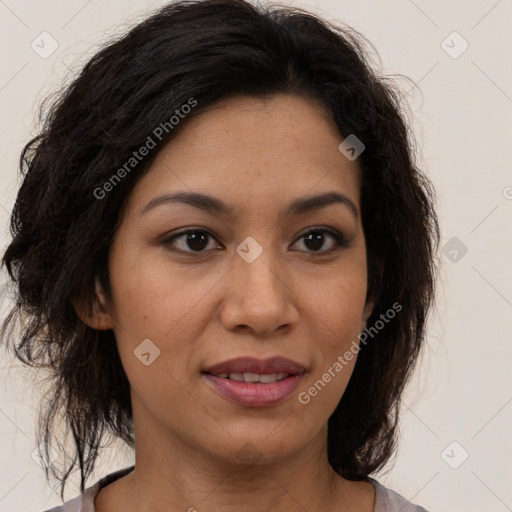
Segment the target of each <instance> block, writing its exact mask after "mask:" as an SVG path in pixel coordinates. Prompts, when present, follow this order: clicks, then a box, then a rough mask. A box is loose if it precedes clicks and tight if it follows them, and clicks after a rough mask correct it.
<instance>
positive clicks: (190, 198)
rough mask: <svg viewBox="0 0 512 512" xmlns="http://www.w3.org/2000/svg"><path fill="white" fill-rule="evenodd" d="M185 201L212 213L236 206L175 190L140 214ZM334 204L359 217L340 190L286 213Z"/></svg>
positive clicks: (304, 200)
mask: <svg viewBox="0 0 512 512" xmlns="http://www.w3.org/2000/svg"><path fill="white" fill-rule="evenodd" d="M173 203H183V204H188V205H191V206H194V207H195V208H199V209H200V210H203V211H205V212H208V213H212V214H217V215H218V214H224V215H232V214H233V211H234V208H233V207H232V206H229V205H227V204H226V203H224V202H223V201H222V200H220V199H219V198H217V197H214V196H209V195H207V194H203V193H200V192H188V191H181V192H174V193H169V194H161V195H159V196H157V197H155V198H153V199H151V201H149V202H148V203H147V204H146V205H145V206H144V207H142V208H141V210H140V212H139V213H140V215H144V214H145V213H147V212H148V211H150V210H152V209H153V208H156V207H157V206H161V205H164V204H173ZM333 204H341V205H344V206H346V207H347V208H348V210H349V211H350V212H351V213H352V214H353V216H354V217H355V218H356V219H357V218H358V217H359V212H358V209H357V206H356V205H355V204H354V202H353V201H352V200H351V199H349V198H348V197H347V196H346V195H344V194H341V193H339V192H324V193H322V194H318V195H315V196H308V197H301V198H298V199H295V200H294V201H292V203H291V204H290V205H289V206H288V208H287V210H286V211H285V214H287V215H302V214H304V213H309V212H312V211H316V210H320V209H322V208H326V207H327V206H330V205H333Z"/></svg>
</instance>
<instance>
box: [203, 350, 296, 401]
mask: <svg viewBox="0 0 512 512" xmlns="http://www.w3.org/2000/svg"><path fill="white" fill-rule="evenodd" d="M305 372H306V369H305V368H304V366H303V365H301V364H300V363H297V362H295V361H292V360H290V359H287V358H284V357H273V358H269V359H264V360H260V359H255V358H251V357H242V358H237V359H231V360H229V361H224V362H222V363H218V364H216V365H214V366H211V367H209V368H207V369H206V370H204V371H203V372H202V373H203V376H204V378H205V379H206V381H207V383H208V384H209V385H210V387H211V389H213V390H214V391H215V392H217V394H219V395H220V396H221V397H223V398H225V399H227V400H228V401H230V402H232V403H235V404H237V405H241V406H245V407H269V406H272V405H277V404H279V403H281V402H283V401H284V400H286V398H288V397H289V396H290V395H291V393H292V392H293V391H294V390H295V389H296V388H297V386H298V385H299V383H300V381H301V380H302V377H303V376H304V374H305Z"/></svg>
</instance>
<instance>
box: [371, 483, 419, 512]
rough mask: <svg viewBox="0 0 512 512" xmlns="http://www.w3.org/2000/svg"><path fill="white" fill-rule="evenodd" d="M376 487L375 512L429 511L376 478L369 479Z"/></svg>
mask: <svg viewBox="0 0 512 512" xmlns="http://www.w3.org/2000/svg"><path fill="white" fill-rule="evenodd" d="M368 480H369V481H370V482H371V483H372V484H373V485H374V487H375V511H374V512H428V511H427V510H426V509H424V508H423V507H420V506H419V505H415V504H414V503H411V502H410V501H409V500H406V499H405V498H404V497H403V496H401V495H400V494H398V493H397V492H395V491H393V490H391V489H388V488H387V487H384V486H383V485H382V484H380V483H379V482H377V480H374V479H373V478H369V479H368Z"/></svg>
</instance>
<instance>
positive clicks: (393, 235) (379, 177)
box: [2, 0, 439, 496]
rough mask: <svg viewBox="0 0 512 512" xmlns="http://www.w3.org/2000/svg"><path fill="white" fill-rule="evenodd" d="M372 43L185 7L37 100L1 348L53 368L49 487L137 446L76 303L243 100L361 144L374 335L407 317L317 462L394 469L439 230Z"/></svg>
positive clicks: (95, 336)
mask: <svg viewBox="0 0 512 512" xmlns="http://www.w3.org/2000/svg"><path fill="white" fill-rule="evenodd" d="M368 44H370V45H371V43H369V42H368V41H367V39H366V38H365V37H364V36H363V35H361V34H360V33H359V32H357V31H356V30H354V29H352V28H350V27H348V26H345V25H343V24H341V23H338V24H335V23H330V22H327V21H325V20H321V19H319V18H318V17H317V16H315V15H313V14H311V13H308V12H306V11H304V10H302V9H298V8H291V7H283V6H279V5H272V4H269V5H266V6H262V5H253V4H251V3H249V2H247V1H245V0H204V1H201V0H198V1H192V0H186V1H179V2H175V3H171V4H169V5H167V6H165V7H163V8H161V9H160V10H158V11H156V12H155V13H152V14H151V15H150V16H148V17H147V18H146V19H145V20H143V21H142V22H140V23H139V24H137V25H136V26H134V27H133V28H131V29H130V30H128V31H127V32H126V33H124V34H122V35H121V36H119V37H118V38H117V39H116V40H114V41H111V42H109V43H108V44H107V45H105V46H104V47H103V48H102V49H101V50H100V51H98V52H97V53H96V54H95V55H94V56H93V57H92V58H91V59H90V60H89V62H88V63H87V64H86V65H85V66H84V67H83V69H82V70H81V72H80V74H79V75H78V76H77V77H76V78H75V79H74V80H73V81H72V82H71V83H70V84H69V85H68V86H66V87H65V88H63V90H61V91H59V93H58V94H57V97H56V99H53V100H52V102H51V104H49V105H48V104H43V106H42V107H41V114H40V115H41V119H42V121H43V122H42V124H41V128H40V130H39V131H38V135H37V136H36V137H35V138H33V139H32V140H30V141H29V142H28V143H27V144H26V146H25V147H24V149H23V151H22V154H21V158H20V172H21V175H22V178H23V181H22V184H21V186H20V188H19V191H18V195H17V199H16V203H15V206H14V209H13V212H12V216H11V223H10V227H11V234H12V241H10V244H9V245H8V247H7V249H6V251H5V253H4V255H3V258H2V265H5V267H6V268H7V271H8V273H9V276H10V278H11V280H12V282H13V283H14V286H15V290H16V297H15V300H14V304H13V307H12V309H11V310H10V312H9V315H8V316H7V318H6V320H5V321H4V324H3V326H2V339H3V340H6V344H7V345H9V340H11V341H12V343H13V349H14V353H15V355H16V357H17V358H18V359H19V360H21V361H22V362H24V363H25V364H28V365H31V366H34V367H38V368H44V369H46V370H47V371H48V372H49V375H50V377H49V379H50V383H51V387H50V392H49V393H48V395H47V397H46V399H45V400H44V402H43V405H42V406H41V407H40V411H39V424H38V432H37V436H38V441H39V442H40V443H41V446H44V450H43V453H41V457H42V458H43V461H44V463H45V465H46V466H47V469H46V476H47V478H48V470H51V471H52V473H53V475H54V476H55V477H57V478H58V479H59V480H60V481H61V495H62V496H63V495H64V486H65V484H66V480H67V478H68V477H69V475H70V473H71V472H72V471H73V470H78V469H79V470H80V476H81V489H82V490H83V489H84V487H85V482H86V480H87V478H88V477H89V476H90V474H91V473H92V471H93V469H94V464H95V462H96V460H97V457H98V455H99V453H100V450H101V448H102V445H101V442H102V440H103V439H104V436H106V435H109V436H113V438H120V439H121V440H123V441H124V442H125V443H127V444H128V445H129V446H130V447H134V433H133V421H132V409H131V403H130V387H129V382H128V379H127V377H126V374H125V372H124V370H123V367H122V364H121V360H120V358H119V355H118V351H117V347H116V342H115V337H114V333H113V332H112V331H111V330H108V331H98V330H94V329H92V328H90V327H88V326H87V325H85V324H84V323H83V322H82V321H81V320H80V319H79V318H78V316H77V314H76V313H75V310H74V308H73V305H72V299H79V300H80V301H81V302H82V303H83V304H85V305H86V307H88V308H90V310H91V311H92V308H93V307H94V304H95V303H96V299H97V295H96V286H97V283H100V284H101V286H102V288H103V290H104V291H105V294H106V296H107V298H110V297H111V290H110V287H109V272H108V253H109V248H110V246H111V243H112V240H113V236H114V233H115V232H116V229H117V227H118V225H119V223H120V221H121V218H122V210H123V206H124V205H125V204H126V200H127V198H128V196H129V195H130V193H131V191H132V189H133V187H134V185H135V184H136V183H137V181H138V180H139V179H140V178H141V177H142V176H143V175H144V173H145V172H146V171H147V169H148V168H149V167H150V165H151V163H152V161H153V159H154V157H155V156H156V154H157V153H158V149H159V148H161V147H162V146H163V145H164V144H165V143H166V142H167V141H168V140H170V138H171V137H173V136H174V134H175V133H177V131H179V130H180V129H181V128H182V126H184V125H185V124H186V122H187V121H188V119H190V118H192V117H193V116H196V115H198V114H199V113H201V112H202V111H203V110H204V109H206V108H208V107H209V106H211V105H213V104H215V103H216V102H218V101H219V100H221V99H224V98H227V97H230V96H234V95H240V94H242V95H249V96H254V97H263V96H268V95H271V94H274V93H295V94H301V95H303V96H304V97H306V98H311V99H314V100H316V101H318V102H319V104H320V105H322V106H323V107H324V108H325V110H326V112H327V113H329V115H331V116H332V118H333V119H334V121H335V122H336V125H337V127H338V128H339V131H340V133H341V135H342V136H343V137H347V136H348V135H350V134H355V135H356V136H357V137H358V138H359V139H360V140H361V141H362V142H363V143H364V145H365V150H364V152H363V153H362V154H361V155H360V156H359V157H358V160H357V161H358V163H359V166H360V169H361V177H362V188H361V213H362V222H363V229H364V234H365V239H366V245H367V259H368V298H371V299H372V300H373V302H374V304H375V306H374V309H373V312H372V315H371V316H370V318H369V319H368V324H370V325H371V324H372V323H375V322H376V321H378V319H379V318H380V317H381V315H382V314H384V313H385V312H386V311H387V310H388V309H389V308H390V306H391V304H393V303H395V302H398V303H399V304H400V305H401V307H402V309H401V311H400V313H399V314H397V315H396V318H394V319H393V321H391V322H389V323H388V324H387V325H386V327H385V329H382V330H380V331H379V332H378V334H376V335H375V339H373V340H372V341H371V343H368V345H367V346H365V347H364V348H363V349H362V350H361V352H360V354H359V356H358V358H357V362H356V365H355V368H354V371H353V374H352V377H351V379H350V381H349V384H348V387H347V389H346V391H345V393H344V395H343V397H342V398H341V400H340V402H339V404H338V406H337V408H336V409H335V411H334V412H333V414H332V415H331V417H330V418H329V420H328V460H329V463H330V464H331V466H332V467H333V469H334V470H335V471H336V472H337V473H338V474H339V475H341V476H343V477H345V478H348V479H351V480H360V479H364V478H366V477H367V476H368V475H369V474H371V473H373V472H376V471H377V470H379V469H381V468H382V467H383V466H384V465H385V463H386V462H387V461H388V460H389V459H390V457H391V456H392V454H393V452H394V450H395V447H396V446H395V445H396V436H397V421H398V412H399V406H400V400H401V395H402V392H403V390H404V386H405V384H406V382H407V381H408V379H409V377H410V375H411V371H412V369H413V367H414V365H415V362H416V360H417V358H418V356H419V354H420V352H421V350H420V349H421V347H422V345H423V342H424V339H425V336H426V334H425V327H426V320H427V317H428V313H429V310H430V308H431V306H432V305H433V301H434V295H435V294H434V292H435V286H434V285H435V279H436V274H437V255H436V251H437V247H438V244H439V227H438V221H437V216H436V213H435V208H434V206H435V195H434V191H433V188H432V185H431V183H430V181H429V179H428V178H427V177H426V176H425V174H424V173H423V172H422V171H421V170H420V169H418V166H417V164H416V162H415V159H416V158H415V157H416V152H417V151H416V143H415V140H414V136H413V134H412V130H411V128H410V125H409V124H408V121H407V119H406V116H405V114H404V107H405V102H404V97H403V94H402V93H401V91H400V89H399V87H397V86H396V83H395V81H394V80H393V78H392V77H391V76H386V75H384V74H380V73H378V72H377V71H374V70H373V68H372V65H371V57H370V54H369V52H368V49H367V45H368ZM372 48H373V46H372ZM192 97H193V98H195V99H196V100H197V106H196V107H195V108H194V109H192V111H191V112H190V114H188V116H187V118H186V119H185V120H183V121H182V122H181V123H180V124H179V126H177V127H176V128H175V129H174V130H172V131H169V134H168V135H167V134H166V136H165V137H162V139H161V140H160V141H158V144H157V146H158V147H157V148H156V150H155V151H153V152H152V155H153V156H149V157H148V158H146V159H145V160H144V161H142V162H140V163H139V164H138V165H137V166H136V167H135V168H134V169H133V170H132V171H131V172H130V173H128V174H127V175H126V177H124V178H123V180H121V181H120V182H119V183H118V184H117V185H116V186H115V187H114V188H113V190H111V191H110V192H109V193H108V194H106V196H105V197H104V198H101V199H97V198H96V196H95V194H94V193H93V191H94V190H95V188H97V187H98V186H99V185H101V184H104V183H105V182H107V181H108V180H109V179H110V178H111V177H112V175H113V174H114V173H115V172H116V170H118V169H119V166H120V165H122V163H123V162H126V161H127V160H128V159H129V158H130V156H131V155H132V154H133V151H136V150H137V149H138V148H140V147H141V145H143V143H144V142H145V141H146V140H147V137H148V136H149V135H150V134H151V133H152V132H153V130H154V129H155V127H156V126H159V125H160V124H161V123H164V122H166V121H167V120H168V119H169V118H170V116H171V115H172V114H173V113H174V112H175V111H176V109H179V108H180V107H181V106H182V105H184V104H186V103H187V101H188V100H189V99H190V98H192ZM17 320H23V321H22V327H21V330H20V331H19V332H18V331H16V330H15V328H14V327H15V323H16V321H17ZM61 421H62V422H63V424H64V425H65V429H66V431H67V432H68V433H70V434H71V436H72V440H73V444H72V446H73V448H72V453H69V452H67V451H65V453H64V455H65V461H66V462H65V465H64V467H63V468H62V469H58V468H57V465H56V464H55V463H52V460H51V455H50V451H49V447H50V446H53V445H55V444H58V443H59V441H58V439H57V437H58V436H57V435H56V427H57V426H58V425H61V423H60V422H61ZM59 449H60V450H62V449H63V447H62V446H60V448H59Z"/></svg>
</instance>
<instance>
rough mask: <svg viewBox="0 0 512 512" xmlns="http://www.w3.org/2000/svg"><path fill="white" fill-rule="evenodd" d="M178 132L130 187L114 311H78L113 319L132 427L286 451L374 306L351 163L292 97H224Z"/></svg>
mask: <svg viewBox="0 0 512 512" xmlns="http://www.w3.org/2000/svg"><path fill="white" fill-rule="evenodd" d="M181 128H182V130H181V131H180V132H179V133H178V134H177V136H176V137H175V138H174V139H173V140H172V141H170V142H169V143H168V144H167V146H166V147H165V148H163V149H162V150H161V151H160V153H159V155H158V156H157V158H156V160H155V161H154V163H153V164H152V166H151V168H150V169H149V171H148V172H147V174H145V175H144V177H143V178H142V179H140V181H139V182H138V183H137V185H136V187H135V188H134V190H133V192H132V194H131V195H130V197H129V198H128V201H127V204H126V209H125V212H124V216H123V219H122V222H121V224H120V227H119V229H118V231H117V233H116V236H115V239H114V241H113V245H112V247H111V252H110V260H109V270H110V278H111V288H112V301H111V303H109V304H108V309H109V313H108V314H106V315H104V316H103V317H101V318H99V317H98V318H96V320H90V322H89V323H94V322H96V327H97V328H107V327H111V328H113V330H114V333H115V336H116V340H117V343H118V348H119V352H120V356H121V360H122V363H123V366H124V369H125V371H126V374H127V376H128V379H129V381H130V385H131V391H132V403H133V413H134V422H135V427H136V435H138V436H143V435H145V434H143V432H146V433H148V435H152V436H156V437H157V438H158V439H163V438H167V439H169V440H172V442H174V443H176V444H177V443H181V444H182V445H186V446H189V447H194V449H197V450H200V451H201V452H202V453H205V454H209V455H211V456H212V457H215V458H217V459H218V460H222V461H225V462H233V461H234V460H236V459H240V457H241V454H244V453H245V452H244V450H245V451H247V450H248V451H249V452H251V450H252V451H253V452H254V453H256V454H257V458H259V459H261V460H262V461H270V460H276V459H279V458H284V457H288V456H290V455H292V454H293V453H297V452H299V451H300V450H301V448H303V447H304V446H306V445H308V443H311V441H312V440H314V439H316V438H318V437H319V436H320V434H321V433H322V432H324V433H325V430H324V429H325V427H326V423H327V420H328V418H329V416H330V415H331V413H332V412H333V410H334V409H335V407H336V405H337V404H338V402H339V400H340V398H341V396H342V395H343V392H344V390H345V388H346V386H347V383H348V380H349V378H350V375H351V373H352V370H353V367H354V364H355V357H353V358H352V359H351V360H350V361H347V359H346V358H344V361H345V364H343V365H342V369H341V370H339V366H336V362H338V364H340V365H341V363H340V362H339V356H343V355H344V354H345V353H346V352H347V351H348V350H349V349H350V347H354V346H355V343H356V342H357V340H358V338H357V336H358V334H359V332H360V331H361V328H362V322H363V321H365V320H366V318H367V317H368V315H369V313H370V308H369V306H368V305H367V304H366V303H365V297H366V289H367V269H366V250H365V240H364V234H363V230H362V224H361V216H360V183H359V172H360V171H359V169H358V165H357V161H349V160H348V159H347V158H345V157H344V156H343V155H342V153H341V152H340V151H339V150H338V145H339V144H340V142H341V141H342V140H343V138H342V136H341V135H340V133H339V132H338V130H337V128H336V126H335V124H334V123H333V122H332V121H330V120H329V119H328V117H327V115H326V113H325V112H324V111H323V110H322V108H321V107H320V106H319V105H317V104H316V103H314V102H312V101H310V100H306V99H303V98H301V97H299V96H295V95H288V94H279V95H274V96H271V97H270V98H267V99H265V100H263V99H256V98H250V97H236V98H230V99H228V100H224V101H222V102H220V103H218V104H217V105H215V106H214V107H213V108H211V109H209V110H208V111H206V112H204V113H202V114H199V115H197V116H196V117H193V118H191V119H190V120H187V124H186V125H184V126H182V127H181ZM176 193H182V196H181V197H182V200H178V199H175V200H171V198H170V197H169V196H170V195H172V194H176ZM191 193H197V194H203V195H208V196H211V197H213V198H215V199H214V200H209V201H204V198H203V201H202V202H201V201H200V200H198V198H197V196H196V197H195V199H194V198H188V199H187V198H186V197H185V194H191ZM323 194H331V196H325V197H327V199H329V198H330V200H327V201H321V200H318V201H316V202H315V201H310V202H305V200H306V199H308V198H311V197H313V196H320V195H323ZM334 194H336V196H335V195H334ZM166 195H167V197H165V196H166ZM325 197H324V199H325ZM333 198H334V199H333ZM294 204H295V208H291V205H294ZM308 206H309V207H308ZM315 206H316V207H315ZM187 232H188V233H187ZM144 340H146V341H144ZM148 340H149V341H148ZM141 343H142V345H141ZM352 352H354V351H352ZM241 357H244V358H252V359H251V360H245V361H244V360H242V361H241V362H240V361H238V362H233V359H236V358H241ZM275 358H284V360H279V359H275ZM225 362H227V363H226V364H225V365H224V364H221V365H220V366H219V364H220V363H225ZM214 366H216V368H213V367H214ZM329 369H330V372H329ZM326 372H327V373H329V375H330V378H329V375H328V376H327V377H326V376H325V374H326ZM243 373H246V374H247V375H245V380H249V381H251V380H255V377H254V375H257V376H258V375H262V374H263V375H265V377H263V378H262V379H261V380H262V381H265V380H268V381H273V380H277V379H279V381H277V382H261V381H260V382H250V383H247V382H245V380H244V382H239V380H240V379H244V376H240V374H243ZM226 374H228V375H226ZM237 374H238V375H237ZM283 374H284V375H283ZM226 376H227V377H228V378H225V377H226ZM258 378H259V377H256V380H257V379H258ZM237 379H238V380H237ZM319 380H321V381H322V383H323V385H322V384H320V385H319V384H318V381H319ZM315 382H316V383H317V386H316V387H314V385H315ZM312 387H313V389H314V390H316V392H315V391H314V390H313V391H311V388H312ZM248 447H250V448H248Z"/></svg>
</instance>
